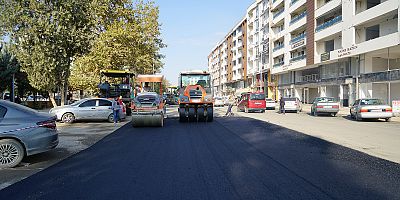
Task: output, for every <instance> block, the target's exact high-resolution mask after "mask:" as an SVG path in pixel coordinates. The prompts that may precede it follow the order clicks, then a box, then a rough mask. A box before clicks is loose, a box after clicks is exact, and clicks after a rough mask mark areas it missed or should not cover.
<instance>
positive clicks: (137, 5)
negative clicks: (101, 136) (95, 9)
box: [69, 0, 165, 91]
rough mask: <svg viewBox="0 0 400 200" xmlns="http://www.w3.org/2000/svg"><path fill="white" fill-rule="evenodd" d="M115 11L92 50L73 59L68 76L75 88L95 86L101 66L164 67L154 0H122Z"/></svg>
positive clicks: (138, 69)
mask: <svg viewBox="0 0 400 200" xmlns="http://www.w3.org/2000/svg"><path fill="white" fill-rule="evenodd" d="M121 3H122V4H121ZM118 5H119V6H118ZM120 5H123V6H120ZM101 10H102V12H104V10H106V9H101ZM114 11H115V12H113V14H112V15H111V17H108V18H107V20H106V22H107V23H103V24H104V25H105V26H104V27H103V28H104V29H103V30H104V31H103V32H101V33H100V34H99V37H98V38H97V39H96V40H95V42H94V45H93V47H92V49H91V51H90V53H88V54H86V55H85V56H83V57H80V58H78V59H76V60H75V61H74V64H73V66H72V71H71V77H70V79H69V80H70V83H71V85H72V86H73V88H75V89H81V90H89V91H94V90H96V87H97V84H98V81H99V79H100V77H99V76H100V70H102V69H116V70H122V69H126V68H127V67H128V68H129V69H130V70H131V71H133V72H135V73H136V74H152V73H154V72H157V71H160V69H161V68H162V66H163V63H162V62H161V59H162V57H163V56H162V55H161V54H160V53H159V50H160V49H161V48H163V47H165V44H164V43H163V42H162V39H161V38H160V35H161V32H160V23H159V22H158V17H159V10H158V7H156V6H155V5H154V2H151V1H150V2H143V1H136V2H132V1H130V0H123V1H121V2H119V4H117V6H116V8H115V9H114ZM153 70H154V71H153Z"/></svg>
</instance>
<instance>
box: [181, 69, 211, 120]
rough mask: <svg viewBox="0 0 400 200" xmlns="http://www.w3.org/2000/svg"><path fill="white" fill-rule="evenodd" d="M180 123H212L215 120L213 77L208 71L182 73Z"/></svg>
mask: <svg viewBox="0 0 400 200" xmlns="http://www.w3.org/2000/svg"><path fill="white" fill-rule="evenodd" d="M178 94H179V99H178V104H179V107H178V113H179V121H180V122H193V121H196V122H199V121H205V122H212V121H213V118H214V102H213V91H212V87H211V76H210V73H208V72H207V71H201V70H193V71H186V72H181V73H180V75H179V80H178Z"/></svg>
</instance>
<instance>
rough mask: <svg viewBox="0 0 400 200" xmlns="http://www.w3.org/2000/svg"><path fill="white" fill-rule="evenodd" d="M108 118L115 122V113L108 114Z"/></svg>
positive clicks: (109, 120)
mask: <svg viewBox="0 0 400 200" xmlns="http://www.w3.org/2000/svg"><path fill="white" fill-rule="evenodd" d="M107 120H108V122H111V123H113V122H114V114H113V113H111V114H110V115H108V118H107Z"/></svg>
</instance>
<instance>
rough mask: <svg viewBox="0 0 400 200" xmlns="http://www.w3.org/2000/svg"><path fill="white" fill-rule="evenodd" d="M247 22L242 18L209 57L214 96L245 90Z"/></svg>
mask: <svg viewBox="0 0 400 200" xmlns="http://www.w3.org/2000/svg"><path fill="white" fill-rule="evenodd" d="M246 58H247V20H246V18H242V19H241V20H240V21H239V22H238V23H237V24H236V25H235V26H234V27H233V29H232V30H230V31H229V32H228V34H227V35H226V36H225V37H224V39H223V40H222V41H220V42H219V43H218V44H217V45H216V46H215V47H214V48H213V50H212V52H211V54H210V55H209V56H208V70H209V71H210V73H211V77H212V83H213V88H214V94H215V95H218V96H222V95H227V94H232V93H234V92H235V91H239V90H242V89H244V88H245V85H246V83H245V81H246V78H247V61H246Z"/></svg>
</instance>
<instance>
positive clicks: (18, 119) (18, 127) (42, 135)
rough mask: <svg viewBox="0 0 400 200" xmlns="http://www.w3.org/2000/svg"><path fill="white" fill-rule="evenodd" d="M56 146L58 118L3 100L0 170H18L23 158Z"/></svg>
mask: <svg viewBox="0 0 400 200" xmlns="http://www.w3.org/2000/svg"><path fill="white" fill-rule="evenodd" d="M57 145H58V133H57V130H56V118H55V116H53V115H49V114H48V113H40V112H38V111H36V110H33V109H30V108H28V107H25V106H22V105H19V104H16V103H12V102H10V101H4V100H0V168H8V167H15V166H17V165H18V164H19V163H20V162H21V160H22V159H23V158H24V156H31V155H34V154H38V153H42V152H45V151H49V150H51V149H53V148H55V147H56V146H57Z"/></svg>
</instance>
